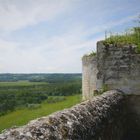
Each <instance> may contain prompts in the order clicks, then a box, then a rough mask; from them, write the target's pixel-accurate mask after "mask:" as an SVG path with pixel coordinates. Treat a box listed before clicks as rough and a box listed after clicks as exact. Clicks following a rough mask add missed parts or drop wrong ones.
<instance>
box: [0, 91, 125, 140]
mask: <svg viewBox="0 0 140 140" xmlns="http://www.w3.org/2000/svg"><path fill="white" fill-rule="evenodd" d="M124 104H125V96H124V95H123V94H122V93H121V92H119V91H115V90H113V91H108V92H106V93H104V94H103V95H101V96H98V97H96V98H93V99H92V100H88V101H85V102H82V103H81V104H78V105H76V106H74V107H72V108H70V109H67V110H64V111H60V112H57V113H54V114H52V115H50V116H48V117H43V118H39V119H37V120H34V121H32V122H30V123H29V124H27V125H26V126H23V127H20V128H12V129H10V130H7V131H5V132H4V133H2V134H1V135H0V140H122V138H123V135H124V134H125V132H126V122H125V120H126V116H125V115H126V110H125V108H124V106H125V105H124ZM123 140H124V139H123Z"/></svg>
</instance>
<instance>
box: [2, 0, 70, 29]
mask: <svg viewBox="0 0 140 140" xmlns="http://www.w3.org/2000/svg"><path fill="white" fill-rule="evenodd" d="M69 6H70V1H67V0H59V2H58V0H52V1H51V0H24V1H19V0H12V1H11V0H1V1H0V21H1V22H0V29H1V30H8V31H10V30H17V29H20V28H23V27H26V26H29V25H34V24H37V23H39V22H42V21H46V20H52V19H54V18H55V17H56V16H58V15H59V14H60V13H63V12H64V11H65V10H66V9H68V7H69Z"/></svg>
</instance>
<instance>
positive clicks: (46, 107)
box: [0, 95, 81, 132]
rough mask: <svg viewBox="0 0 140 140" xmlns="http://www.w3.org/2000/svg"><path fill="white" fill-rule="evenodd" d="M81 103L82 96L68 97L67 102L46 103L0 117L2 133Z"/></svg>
mask: <svg viewBox="0 0 140 140" xmlns="http://www.w3.org/2000/svg"><path fill="white" fill-rule="evenodd" d="M80 101H81V96H80V95H73V96H67V97H66V100H64V101H61V102H56V103H47V102H46V101H44V102H43V103H41V106H40V107H39V108H36V109H28V108H24V109H19V110H16V111H13V112H11V113H8V114H6V115H4V116H1V117H0V132H1V131H2V130H4V129H6V128H10V127H12V126H15V125H16V126H20V125H24V124H26V123H28V122H29V121H30V120H32V119H36V118H38V117H42V116H46V115H49V114H51V113H53V112H56V111H58V110H62V109H65V108H69V107H71V106H73V105H75V104H77V103H79V102H80Z"/></svg>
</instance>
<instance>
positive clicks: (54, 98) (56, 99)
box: [46, 96, 66, 103]
mask: <svg viewBox="0 0 140 140" xmlns="http://www.w3.org/2000/svg"><path fill="white" fill-rule="evenodd" d="M64 100H66V97H64V96H49V97H48V99H47V100H46V102H47V103H56V102H61V101H64Z"/></svg>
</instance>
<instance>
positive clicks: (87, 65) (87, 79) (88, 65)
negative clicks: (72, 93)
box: [82, 56, 98, 100]
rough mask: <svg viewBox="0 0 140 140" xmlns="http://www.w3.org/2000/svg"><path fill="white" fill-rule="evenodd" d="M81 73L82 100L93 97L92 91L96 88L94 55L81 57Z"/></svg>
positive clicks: (95, 61) (95, 60)
mask: <svg viewBox="0 0 140 140" xmlns="http://www.w3.org/2000/svg"><path fill="white" fill-rule="evenodd" d="M82 63H83V70H82V71H83V75H82V93H83V100H86V99H89V97H90V98H92V97H93V92H94V90H95V89H96V88H97V87H96V86H97V85H96V81H97V76H96V75H97V72H98V71H97V59H96V57H94V56H84V57H83V58H82Z"/></svg>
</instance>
